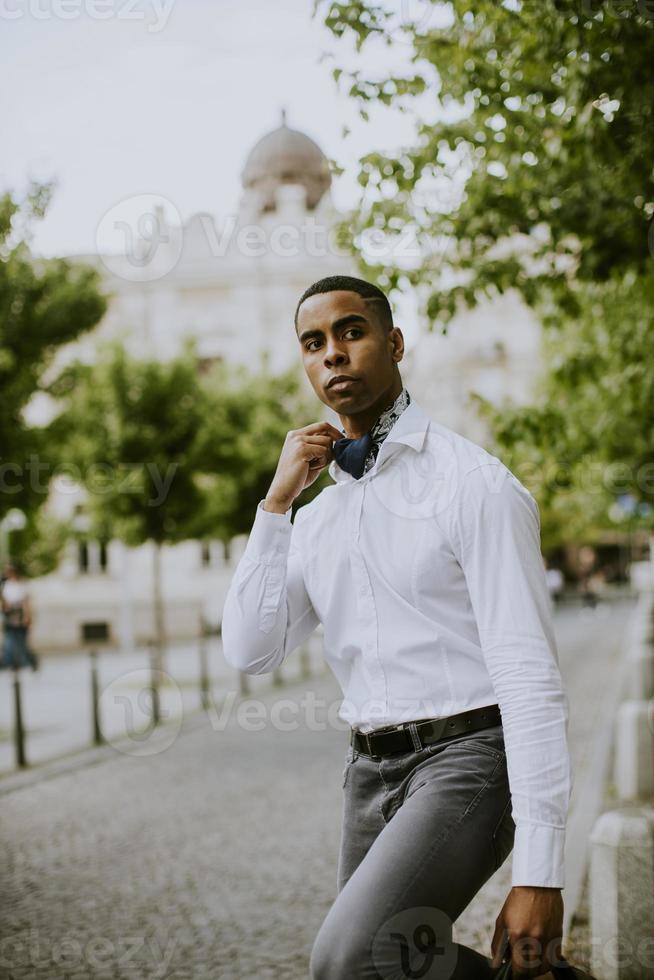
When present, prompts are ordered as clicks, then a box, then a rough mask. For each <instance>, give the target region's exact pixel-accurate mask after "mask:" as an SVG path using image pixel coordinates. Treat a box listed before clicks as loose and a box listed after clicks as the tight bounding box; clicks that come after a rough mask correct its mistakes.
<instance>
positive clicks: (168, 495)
mask: <svg viewBox="0 0 654 980" xmlns="http://www.w3.org/2000/svg"><path fill="white" fill-rule="evenodd" d="M196 364H197V359H196V357H195V356H194V353H193V348H192V345H187V349H186V350H185V351H184V352H183V354H182V355H181V356H180V357H178V358H175V359H173V360H171V361H167V362H161V361H155V360H140V359H137V358H132V357H130V356H129V355H128V354H127V352H126V351H125V350H124V349H123V347H122V346H121V345H120V344H118V343H114V342H110V343H107V344H102V345H99V346H98V359H97V361H96V362H95V363H93V364H85V363H82V362H80V361H75V362H73V363H71V364H69V365H68V366H67V367H66V368H64V369H63V371H62V372H61V373H60V374H59V376H58V377H57V379H56V380H55V381H53V382H51V384H50V386H49V393H50V394H51V395H53V396H54V397H55V398H57V399H59V401H60V403H61V405H62V411H61V412H60V414H59V415H58V416H57V417H56V419H54V420H53V422H52V423H51V424H50V426H49V433H50V435H51V436H52V437H53V440H54V442H55V444H57V445H59V446H61V447H62V455H63V457H64V458H65V459H66V460H67V462H68V465H69V466H71V465H72V466H75V467H76V468H77V473H78V474H79V482H80V484H81V486H82V487H83V488H84V490H85V491H86V495H87V501H88V503H87V512H88V515H89V517H90V519H91V524H92V531H93V533H95V534H96V535H97V536H98V537H102V538H105V539H110V538H112V537H115V538H119V539H120V540H122V541H124V542H125V543H126V544H128V545H131V546H137V545H141V544H144V543H145V542H152V544H153V545H154V551H153V609H154V620H155V637H154V639H155V643H156V646H157V650H158V651H162V650H163V648H164V646H165V622H164V606H163V599H162V584H161V548H162V546H163V545H164V544H166V543H171V544H172V543H177V542H179V541H183V540H186V539H188V538H190V537H192V536H193V532H194V529H195V528H196V526H197V514H198V513H199V512H200V511H201V509H202V506H203V497H202V490H201V488H200V487H199V485H198V479H197V476H198V473H199V471H201V470H202V468H203V465H204V460H203V456H202V447H203V440H202V426H203V421H204V419H205V418H206V416H207V411H208V399H207V396H206V392H205V391H204V389H203V388H202V386H201V385H200V384H199V383H198V377H197V366H196Z"/></svg>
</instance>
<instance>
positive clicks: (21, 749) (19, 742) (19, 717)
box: [13, 667, 27, 769]
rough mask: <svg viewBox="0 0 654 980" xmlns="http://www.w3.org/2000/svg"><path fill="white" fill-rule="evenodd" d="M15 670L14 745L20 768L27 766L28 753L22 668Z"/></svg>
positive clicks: (15, 668)
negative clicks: (22, 691)
mask: <svg viewBox="0 0 654 980" xmlns="http://www.w3.org/2000/svg"><path fill="white" fill-rule="evenodd" d="M13 672H14V746H15V749H16V765H17V766H18V768H19V769H24V768H25V767H26V766H27V755H26V753H25V729H24V727H23V704H22V694H21V687H20V670H19V668H18V667H14V668H13Z"/></svg>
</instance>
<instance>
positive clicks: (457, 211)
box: [315, 0, 654, 545]
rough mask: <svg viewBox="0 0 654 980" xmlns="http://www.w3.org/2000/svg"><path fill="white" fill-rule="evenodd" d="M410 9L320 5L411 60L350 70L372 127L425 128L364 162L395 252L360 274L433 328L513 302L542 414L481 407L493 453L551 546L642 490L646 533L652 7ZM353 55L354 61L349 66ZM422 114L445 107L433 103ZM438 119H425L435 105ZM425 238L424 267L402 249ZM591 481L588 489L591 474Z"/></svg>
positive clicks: (362, 174) (355, 31)
mask: <svg viewBox="0 0 654 980" xmlns="http://www.w3.org/2000/svg"><path fill="white" fill-rule="evenodd" d="M398 9H399V8H398V5H396V4H390V3H389V4H383V3H375V2H372V0H353V2H343V3H339V2H333V0H316V3H315V10H316V11H318V10H320V11H321V13H322V14H323V16H324V20H325V23H326V25H327V27H328V28H329V29H330V30H331V32H332V33H333V35H334V36H335V37H336V38H338V39H342V40H343V41H345V40H346V39H348V38H349V39H350V40H353V41H354V42H355V44H354V49H355V59H356V58H357V55H356V52H362V51H364V50H369V51H373V50H375V48H376V49H377V50H384V46H386V45H394V51H395V53H397V51H398V49H400V48H402V49H403V50H404V51H405V52H406V55H407V57H406V60H405V65H404V67H403V69H402V70H399V69H398V70H395V71H392V70H389V69H386V68H382V70H377V69H378V66H379V65H380V64H382V62H381V60H380V59H377V60H376V61H375V60H372V59H369V60H368V62H367V64H368V65H373V66H374V68H373V69H372V70H365V69H364V68H363V67H361V66H360V65H357V66H355V67H354V69H352V68H351V67H349V68H345V67H344V65H339V66H338V67H336V68H334V71H333V74H334V77H335V79H336V81H337V84H338V85H340V86H341V87H343V88H345V89H346V91H347V92H348V93H349V95H350V96H351V97H352V98H353V99H354V100H355V101H356V102H357V104H358V106H359V109H360V112H361V115H362V116H363V117H364V118H366V117H367V116H368V113H369V110H370V108H371V107H372V106H375V107H379V106H383V105H386V106H388V105H390V104H392V105H393V106H395V107H396V108H400V109H401V110H402V111H404V112H408V113H411V112H413V113H414V115H415V123H416V125H415V134H416V135H415V140H414V142H413V144H412V145H410V146H407V147H405V148H403V149H401V150H400V151H399V152H397V153H394V154H393V155H390V154H389V153H384V152H381V151H374V152H371V153H368V154H366V155H365V156H364V157H362V158H361V160H360V161H359V175H358V177H359V182H360V185H361V188H362V191H361V203H360V206H359V207H358V208H357V209H356V210H355V211H354V212H353V213H352V214H350V215H348V216H347V219H346V221H344V222H343V223H342V227H341V233H342V234H345V235H349V243H350V247H351V248H352V250H353V251H355V252H357V250H358V249H360V247H361V244H362V241H363V236H364V234H365V232H366V231H367V230H368V229H375V230H376V231H377V232H378V233H380V234H381V235H382V237H383V240H384V241H385V243H386V252H385V257H384V258H382V260H380V261H377V262H376V263H374V264H373V263H372V262H365V261H362V262H361V269H362V271H363V272H365V273H367V275H368V276H369V277H371V278H373V279H376V280H377V281H379V283H380V284H381V285H382V286H386V287H387V288H389V289H390V290H394V289H405V288H407V287H415V288H416V290H417V292H418V294H419V295H420V296H421V298H422V300H423V311H424V315H425V320H426V322H427V324H428V327H429V329H433V328H434V327H435V326H436V325H439V326H440V327H441V329H442V330H443V332H447V326H448V323H449V321H450V319H451V318H452V317H453V316H454V315H455V314H456V313H457V312H458V311H460V310H461V309H462V308H465V307H473V306H475V305H476V304H478V303H479V302H481V301H482V300H484V299H487V298H492V297H494V296H496V295H497V294H501V293H503V292H505V291H507V290H510V289H512V290H517V291H518V292H519V293H520V295H521V296H522V298H523V300H524V301H525V302H526V303H527V304H529V305H530V306H532V307H534V308H535V310H536V312H537V314H538V315H539V316H540V318H541V320H542V322H543V324H544V326H545V328H546V330H545V332H544V341H545V349H544V358H545V363H544V365H543V368H544V370H543V378H542V383H541V384H540V385H539V387H538V389H537V391H536V392H535V393H534V397H535V399H536V400H535V402H534V404H532V405H527V406H521V407H516V406H513V405H511V404H508V403H504V404H502V405H500V406H493V405H491V404H490V403H489V402H487V401H486V400H484V399H483V398H481V397H480V396H477V403H478V407H479V411H480V414H482V415H483V416H485V417H486V419H487V421H488V423H489V428H490V430H491V433H492V438H493V440H494V442H495V446H496V447H497V448H498V449H501V450H502V451H503V452H502V455H503V458H505V459H507V462H508V463H509V465H512V468H513V469H514V471H516V472H517V473H519V472H522V473H523V476H524V479H525V482H526V483H527V485H528V486H530V488H531V489H532V490H533V491H536V492H537V493H538V496H539V498H540V503H541V507H542V517H543V521H542V524H543V540H544V543H546V542H548V543H551V544H552V545H554V544H555V543H560V542H561V541H562V540H565V538H566V536H567V539H568V540H569V539H570V538H571V537H572V536H574V535H575V534H579V535H582V534H584V533H586V532H588V531H589V530H591V529H597V528H598V527H601V526H606V523H607V521H608V518H607V512H608V508H609V506H610V504H611V501H612V500H613V499H615V496H616V495H617V494H618V493H625V492H628V493H631V494H632V495H633V496H634V497H635V498H636V499H637V500H638V501H639V502H640V503H641V504H642V508H641V510H640V513H641V515H642V522H643V524H645V525H648V526H651V523H652V518H651V509H650V508H651V503H652V489H651V483H652V481H651V477H650V475H649V467H650V466H651V464H652V461H654V440H653V438H652V408H651V405H652V394H653V391H654V361H653V359H652V356H651V350H652V339H653V334H654V323H653V317H652V309H653V305H652V300H653V299H654V269H653V265H652V250H653V247H654V233H653V230H652V229H653V226H652V218H653V217H654V169H653V168H652V159H653V158H654V127H653V126H652V116H653V113H654V74H653V73H652V71H651V65H652V63H654V9H652V7H651V5H650V4H647V3H640V2H638V3H631V4H621V3H620V4H619V3H613V2H610V0H606V2H604V0H582V2H581V3H579V2H575V3H572V2H564V0H544V2H543V3H538V4H536V3H527V2H521V0H504V2H500V3H495V2H485V0H481V2H479V3H475V4H474V5H473V6H472V7H471V6H470V5H469V4H467V3H459V2H456V0H454V2H451V3H448V4H443V3H436V2H434V3H432V4H431V6H430V5H428V4H427V3H423V4H420V5H417V7H414V8H411V7H410V5H401V9H402V13H403V14H408V13H410V12H411V9H413V10H414V11H416V13H417V20H416V21H414V22H411V21H410V20H409V19H408V17H406V18H402V16H401V15H400V17H399V20H398ZM342 50H343V57H342V60H347V58H349V52H347V51H346V50H345V49H342ZM428 99H431V101H430V102H428ZM427 105H428V106H429V109H430V114H431V115H432V117H433V116H434V114H435V113H436V115H438V117H439V118H438V121H437V122H434V121H433V119H432V120H430V121H426V120H425V119H424V118H422V116H423V115H424V110H425V106H427ZM409 231H412V232H413V234H414V235H415V240H416V242H417V243H418V245H419V250H418V253H419V254H418V256H417V258H416V260H415V261H413V262H412V263H411V264H407V263H406V262H404V263H399V262H398V261H397V259H396V258H395V257H394V252H393V248H394V245H395V244H396V242H397V241H398V240H399V239H400V236H406V235H407V232H409ZM589 474H594V475H593V476H589Z"/></svg>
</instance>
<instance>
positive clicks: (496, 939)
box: [491, 923, 509, 969]
mask: <svg viewBox="0 0 654 980" xmlns="http://www.w3.org/2000/svg"><path fill="white" fill-rule="evenodd" d="M508 943H509V932H508V929H506V928H505V926H504V925H503V924H501V923H497V924H496V925H495V932H494V933H493V940H492V942H491V955H492V957H493V960H492V966H493V969H497V968H498V967H500V966H501V965H502V962H503V960H504V953H505V951H506V948H507V946H508Z"/></svg>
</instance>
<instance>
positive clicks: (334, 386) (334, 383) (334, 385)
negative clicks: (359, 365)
mask: <svg viewBox="0 0 654 980" xmlns="http://www.w3.org/2000/svg"><path fill="white" fill-rule="evenodd" d="M355 381H357V378H349V377H348V376H347V375H343V376H341V377H338V378H335V379H332V380H331V381H330V382H329V384H328V385H327V387H328V388H329V389H330V391H340V390H341V389H344V388H347V387H349V386H350V385H352V384H354V383H355Z"/></svg>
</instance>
